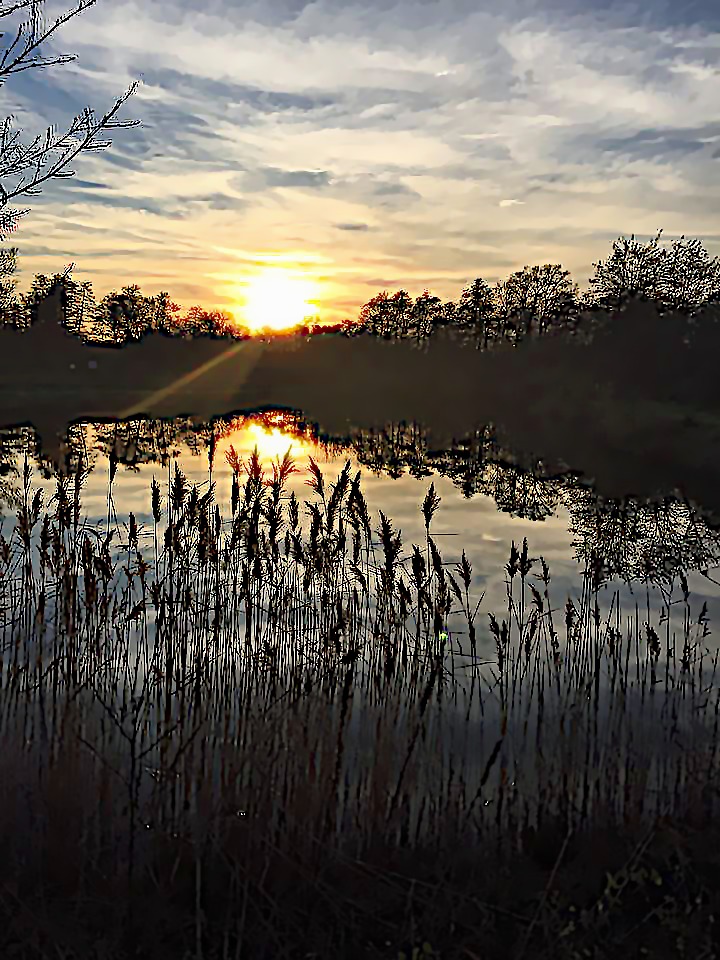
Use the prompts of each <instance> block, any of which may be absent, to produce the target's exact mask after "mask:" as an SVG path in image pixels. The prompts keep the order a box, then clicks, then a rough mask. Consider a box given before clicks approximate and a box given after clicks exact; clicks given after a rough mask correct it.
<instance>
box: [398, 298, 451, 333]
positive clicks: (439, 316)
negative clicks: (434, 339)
mask: <svg viewBox="0 0 720 960" xmlns="http://www.w3.org/2000/svg"><path fill="white" fill-rule="evenodd" d="M443 306H444V304H443V302H442V300H441V299H440V297H436V296H433V295H432V294H430V292H429V291H428V290H424V291H423V292H422V293H421V294H420V296H419V297H416V299H415V303H413V304H412V306H411V308H410V311H409V317H410V323H409V330H410V332H411V333H412V335H413V336H414V337H417V338H418V339H421V338H424V337H430V336H432V333H433V330H434V329H435V328H437V327H438V326H442V325H443V319H444V318H443ZM406 332H407V331H406Z"/></svg>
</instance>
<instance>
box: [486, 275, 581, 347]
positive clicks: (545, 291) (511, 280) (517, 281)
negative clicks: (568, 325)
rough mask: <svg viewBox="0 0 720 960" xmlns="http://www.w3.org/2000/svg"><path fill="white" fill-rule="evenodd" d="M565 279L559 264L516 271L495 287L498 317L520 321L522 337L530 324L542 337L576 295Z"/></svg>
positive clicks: (575, 290) (566, 277) (575, 286)
mask: <svg viewBox="0 0 720 960" xmlns="http://www.w3.org/2000/svg"><path fill="white" fill-rule="evenodd" d="M569 277H570V271H569V270H563V268H562V266H561V265H560V264H559V263H546V264H544V265H543V266H542V267H540V266H534V267H528V266H526V267H524V268H523V269H522V270H518V271H517V272H516V273H513V274H511V275H510V277H508V279H507V280H506V281H505V282H504V283H499V284H498V285H497V297H498V301H499V304H500V305H501V312H502V314H503V315H504V316H507V317H510V318H513V319H519V320H520V321H522V324H523V326H524V335H525V336H529V335H530V333H531V330H532V325H533V322H534V323H536V324H537V328H538V333H540V334H542V333H543V332H544V331H545V328H546V327H547V326H548V325H549V324H550V323H552V322H553V321H554V320H555V319H556V317H557V315H558V313H559V311H560V309H561V306H562V307H563V308H565V307H566V305H567V302H568V300H569V299H574V298H575V297H576V296H577V294H578V292H579V288H578V285H577V284H573V283H572V281H571V280H570V279H569Z"/></svg>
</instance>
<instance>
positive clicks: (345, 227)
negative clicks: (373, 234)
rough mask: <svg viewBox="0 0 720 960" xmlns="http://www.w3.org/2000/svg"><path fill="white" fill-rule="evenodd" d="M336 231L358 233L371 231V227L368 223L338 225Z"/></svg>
mask: <svg viewBox="0 0 720 960" xmlns="http://www.w3.org/2000/svg"><path fill="white" fill-rule="evenodd" d="M335 229H336V230H350V231H352V230H355V231H357V232H364V231H366V230H369V229H370V227H369V225H368V224H367V223H336V224H335Z"/></svg>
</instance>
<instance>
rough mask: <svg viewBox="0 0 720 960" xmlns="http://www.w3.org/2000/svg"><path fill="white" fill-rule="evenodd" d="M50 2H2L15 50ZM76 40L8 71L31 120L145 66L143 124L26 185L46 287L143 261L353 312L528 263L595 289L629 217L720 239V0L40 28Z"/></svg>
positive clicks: (213, 16)
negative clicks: (10, 8) (32, 12)
mask: <svg viewBox="0 0 720 960" xmlns="http://www.w3.org/2000/svg"><path fill="white" fill-rule="evenodd" d="M75 7H77V3H76V2H72V0H68V2H67V3H60V2H57V0H52V2H47V3H46V4H45V5H44V6H43V7H42V23H44V24H45V26H46V28H47V27H49V26H51V25H52V24H53V23H54V22H55V20H56V19H57V18H58V17H59V16H61V15H63V14H65V13H67V12H69V11H70V10H72V9H74V8H75ZM28 18H29V12H27V11H21V12H18V13H14V14H12V15H10V16H9V17H8V18H7V19H5V20H3V21H0V26H2V27H3V29H4V30H5V37H4V39H3V40H2V41H0V48H1V49H2V50H3V51H4V50H5V49H7V46H8V45H9V43H10V42H11V41H12V38H14V36H15V33H16V31H17V27H18V25H19V23H20V22H21V21H26V20H28ZM17 49H22V45H21V44H18V48H17ZM68 54H77V59H76V60H75V61H74V62H72V63H66V64H60V65H52V66H48V67H47V68H45V69H37V68H35V69H31V70H24V71H22V72H20V73H17V74H13V75H10V76H9V77H5V78H4V79H5V82H4V85H3V86H2V87H0V119H4V117H6V116H8V115H12V117H13V126H12V130H13V131H16V130H21V131H22V132H21V134H20V139H21V141H22V142H23V143H25V144H30V143H31V142H32V140H33V139H34V138H35V137H36V136H38V135H40V136H44V134H45V131H46V130H47V128H48V126H49V125H51V124H52V125H53V129H54V131H55V134H56V135H57V136H60V135H62V134H64V133H65V132H66V131H67V130H68V128H69V126H70V124H71V122H72V120H73V118H74V117H75V116H76V115H78V114H80V113H82V111H83V110H84V109H85V108H86V107H91V108H92V109H93V111H94V113H95V116H96V118H98V119H99V118H100V117H102V115H103V114H104V113H107V112H108V111H109V110H110V109H111V108H112V106H113V105H114V103H115V101H116V100H117V99H118V98H119V97H121V96H122V95H123V94H124V93H125V92H126V91H127V89H128V87H129V86H130V85H131V84H132V83H133V81H134V80H141V81H142V82H141V84H140V86H139V89H138V90H137V92H136V93H135V94H134V95H132V96H131V97H129V99H128V100H127V101H126V103H125V104H124V105H123V106H122V107H121V109H120V111H119V112H118V114H117V116H116V119H123V120H126V119H139V120H140V121H141V125H139V126H134V127H129V128H127V129H116V130H109V131H101V132H100V133H99V135H98V138H97V139H98V140H107V139H111V140H112V145H111V146H109V147H107V148H106V149H104V150H99V151H93V152H89V151H83V152H81V153H80V154H78V156H77V157H76V158H75V159H74V160H73V161H72V162H71V163H70V164H69V165H68V166H67V167H66V168H65V169H66V170H70V169H72V170H74V171H75V176H73V177H69V178H66V179H51V180H48V181H46V182H45V183H43V184H42V186H41V188H40V189H41V190H42V193H41V194H40V195H38V196H31V197H27V196H21V197H17V198H14V200H13V201H11V204H10V205H11V207H17V208H30V209H31V211H32V212H31V213H30V214H28V215H27V216H26V217H24V218H22V219H21V220H20V221H19V225H18V228H17V230H16V231H15V233H13V234H10V236H9V238H8V239H7V240H6V241H5V243H4V244H3V246H5V247H8V246H16V247H17V248H18V271H17V274H16V276H17V277H18V281H19V282H18V288H17V289H18V290H19V291H20V292H25V291H26V290H28V289H29V287H30V284H31V282H32V279H33V278H34V276H35V275H36V274H37V273H45V274H46V275H52V274H54V273H57V272H62V271H63V270H64V269H65V267H66V266H67V265H68V264H69V263H71V262H74V263H75V268H74V269H73V272H72V277H73V279H74V280H76V281H77V282H81V283H82V282H85V281H90V282H91V283H92V286H93V291H94V293H95V297H96V300H97V301H99V300H100V299H101V298H102V297H103V296H104V295H105V294H107V293H108V292H109V291H110V290H118V291H119V290H120V289H121V288H122V287H123V286H125V285H127V284H138V285H139V286H140V288H141V292H142V293H144V294H146V295H154V294H157V293H159V292H160V291H161V290H165V291H168V292H169V294H170V298H171V299H172V300H174V301H175V302H176V303H178V304H180V306H181V307H182V308H183V310H186V309H188V308H189V307H190V306H192V305H193V304H198V305H200V306H202V307H203V308H204V309H208V310H210V309H218V310H226V311H228V312H229V313H230V314H231V315H233V316H234V317H235V318H236V319H237V320H238V321H240V322H245V323H248V324H250V325H258V324H259V323H260V318H261V317H262V316H263V315H264V312H267V313H268V318H267V319H268V322H269V323H270V324H278V325H279V323H280V321H279V320H278V317H277V316H276V315H273V317H272V318H271V317H270V316H269V313H271V312H272V311H275V312H276V313H277V311H278V310H280V312H283V311H285V312H286V313H287V314H288V315H289V314H292V313H293V311H294V312H295V314H296V313H297V311H298V300H299V303H300V306H301V307H304V308H305V312H306V313H308V314H315V315H318V316H319V317H320V319H321V320H322V321H324V322H336V321H339V320H342V319H344V318H346V317H350V318H355V317H357V314H358V312H359V310H360V308H361V307H362V305H363V304H364V303H365V302H367V301H368V300H369V299H370V298H371V297H373V296H374V295H375V294H377V293H379V292H381V291H383V290H388V291H389V292H391V293H392V292H394V291H395V290H398V289H401V288H403V289H406V290H408V291H409V293H410V294H411V295H412V296H413V297H415V296H419V295H420V294H421V293H422V292H423V290H424V289H426V288H427V289H429V290H430V292H431V293H433V294H436V295H437V296H439V297H441V298H442V299H444V300H446V299H457V298H458V297H459V296H460V294H461V292H462V289H463V288H464V287H465V286H467V285H468V284H469V283H471V282H472V280H474V279H475V278H476V277H481V278H482V279H484V280H486V281H487V282H488V283H489V284H491V285H493V284H494V283H495V282H497V281H498V280H503V279H506V278H507V277H508V276H509V275H510V274H511V273H512V272H514V271H516V270H520V269H522V268H523V267H524V266H526V265H528V266H532V265H535V264H538V265H542V264H544V263H560V264H562V266H563V268H564V269H567V270H570V271H571V274H572V279H573V280H574V281H577V282H578V283H579V284H580V288H581V289H585V288H586V287H587V283H588V279H589V278H590V277H591V276H592V275H593V274H594V272H595V271H594V267H593V265H592V264H593V262H597V261H599V260H604V259H607V258H608V257H609V256H610V255H611V253H612V244H613V241H614V240H617V239H618V238H619V237H621V236H625V237H628V238H629V237H630V236H631V234H633V233H634V234H635V237H636V239H640V240H641V241H643V242H647V241H649V240H650V239H651V238H653V237H654V236H655V235H656V234H657V231H658V230H659V229H660V228H663V234H662V238H661V246H669V245H670V243H671V241H672V240H673V239H675V238H679V237H680V236H681V235H682V234H684V235H685V236H686V238H695V237H697V238H699V239H700V240H701V241H702V243H703V244H704V246H705V248H706V249H707V251H708V252H709V254H710V255H711V256H715V255H719V254H720V178H719V177H718V172H719V171H720V110H719V109H718V104H720V4H718V3H717V0H701V2H697V3H684V4H678V3H672V2H665V0H646V2H644V3H643V4H642V5H640V4H637V5H635V4H633V3H628V2H627V0H624V2H622V3H615V2H601V0H594V2H592V3H590V2H589V0H543V2H537V3H530V2H521V0H506V2H504V3H502V4H496V3H490V2H489V0H440V2H421V0H397V2H392V0H363V2H362V3H360V2H355V0H321V2H311V3H303V2H301V0H260V2H257V3H242V2H235V3H231V2H230V0H206V2H205V3H204V4H203V6H202V12H200V10H199V9H198V7H197V4H196V3H190V0H173V2H169V0H142V3H140V2H123V0H112V2H111V0H97V2H96V4H95V5H94V6H91V7H89V8H88V9H86V10H84V11H83V12H81V13H78V14H76V15H75V16H73V17H71V18H70V19H69V20H68V21H67V22H66V23H65V24H63V25H61V26H60V27H59V28H58V29H57V30H56V31H55V33H54V34H52V35H51V37H50V38H49V39H48V40H47V41H45V42H44V43H43V44H42V45H41V47H40V48H39V50H38V51H37V55H39V56H41V57H42V58H44V59H46V58H54V57H58V56H62V55H68ZM54 156H55V157H57V156H59V154H58V153H56V154H54ZM46 169H47V168H46ZM17 180H18V177H17V176H16V177H15V178H8V179H7V180H3V186H4V187H5V188H6V189H8V188H9V186H13V187H14V186H15V185H16V184H17ZM283 316H285V313H283ZM295 322H297V319H296V320H295Z"/></svg>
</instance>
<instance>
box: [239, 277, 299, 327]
mask: <svg viewBox="0 0 720 960" xmlns="http://www.w3.org/2000/svg"><path fill="white" fill-rule="evenodd" d="M316 294H317V286H316V284H315V283H313V282H312V281H311V280H310V279H309V278H307V277H303V276H297V275H296V274H294V273H293V272H292V271H290V270H284V269H280V268H276V269H268V270H263V272H262V273H260V274H258V276H257V277H255V278H253V279H252V280H251V281H250V282H249V283H248V286H247V289H246V292H245V305H244V308H243V311H242V313H243V319H244V323H245V325H246V326H247V327H248V328H249V329H250V330H257V331H259V330H263V329H266V330H287V329H291V328H292V327H298V326H300V325H301V324H302V323H303V322H304V321H305V319H306V318H307V317H309V316H311V315H312V314H313V313H314V312H315V308H316V304H315V301H314V296H315V295H316Z"/></svg>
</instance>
